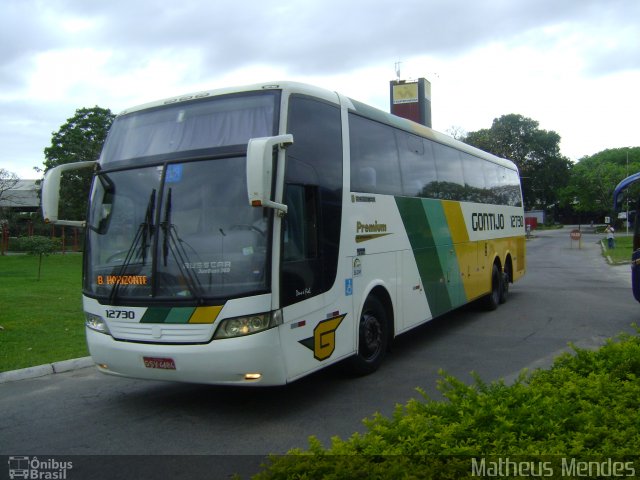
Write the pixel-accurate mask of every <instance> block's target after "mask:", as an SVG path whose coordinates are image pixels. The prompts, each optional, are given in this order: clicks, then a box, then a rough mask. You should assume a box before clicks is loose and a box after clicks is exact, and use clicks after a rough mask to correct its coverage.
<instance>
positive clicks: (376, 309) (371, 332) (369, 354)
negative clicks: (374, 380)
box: [349, 297, 389, 375]
mask: <svg viewBox="0 0 640 480" xmlns="http://www.w3.org/2000/svg"><path fill="white" fill-rule="evenodd" d="M388 343H389V332H388V321H387V312H386V310H385V308H384V305H382V303H381V302H380V300H378V299H377V298H376V297H369V298H367V300H366V301H365V302H364V307H363V308H362V313H361V315H360V323H359V326H358V353H356V355H354V356H353V357H351V358H350V359H349V371H350V372H351V373H353V374H355V375H367V374H369V373H373V372H375V371H376V370H377V369H378V368H379V367H380V364H382V360H383V359H384V357H385V354H386V352H387V345H388Z"/></svg>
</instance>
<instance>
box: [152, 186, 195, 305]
mask: <svg viewBox="0 0 640 480" xmlns="http://www.w3.org/2000/svg"><path fill="white" fill-rule="evenodd" d="M171 191H172V189H171V188H170V189H169V190H168V192H167V203H166V204H165V210H164V221H163V222H162V223H161V224H160V228H162V232H163V234H164V238H163V240H162V260H163V262H164V266H165V267H166V266H167V258H168V256H169V252H171V255H172V256H173V258H174V259H175V260H176V264H177V265H178V269H179V270H180V273H181V274H182V277H183V278H184V281H185V282H186V284H187V288H188V289H189V291H190V292H191V294H192V295H194V296H195V295H198V296H201V293H202V284H201V283H200V280H199V279H198V277H197V276H196V275H195V274H194V273H193V272H192V271H191V269H190V268H189V267H188V260H189V256H188V255H187V252H186V251H185V250H184V246H183V245H182V243H183V242H182V239H181V238H180V237H179V236H178V232H177V230H176V227H175V225H173V224H172V223H171Z"/></svg>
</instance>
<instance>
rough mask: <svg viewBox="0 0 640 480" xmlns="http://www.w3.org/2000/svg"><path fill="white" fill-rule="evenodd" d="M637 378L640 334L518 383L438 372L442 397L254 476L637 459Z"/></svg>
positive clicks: (442, 473)
mask: <svg viewBox="0 0 640 480" xmlns="http://www.w3.org/2000/svg"><path fill="white" fill-rule="evenodd" d="M639 376H640V340H639V338H638V337H637V336H631V335H621V336H620V337H619V338H618V339H617V340H616V341H613V340H610V341H608V342H607V343H606V344H605V345H604V346H603V347H602V348H601V349H599V350H597V351H589V350H582V349H578V348H574V353H573V354H565V355H562V356H561V357H559V358H558V359H557V360H556V361H555V363H554V365H553V367H552V368H551V369H549V370H539V371H536V372H534V373H532V374H527V373H523V374H521V375H520V377H519V378H518V379H517V380H516V382H515V383H513V384H512V385H505V384H504V382H502V381H498V382H493V383H491V384H486V383H484V382H482V381H481V380H480V379H479V378H477V377H476V378H475V383H474V384H472V385H466V384H464V383H462V382H461V381H459V380H457V379H455V378H454V377H452V376H449V375H446V374H444V373H442V372H441V380H440V381H439V382H438V383H439V384H438V389H439V390H440V391H441V392H442V393H443V395H444V397H445V400H444V401H434V400H432V399H430V398H429V397H428V396H427V395H426V394H425V393H424V392H421V395H422V400H415V399H414V400H410V401H409V402H408V403H407V404H406V405H404V406H398V407H397V408H396V411H395V413H394V414H393V416H392V417H391V418H386V417H384V416H382V415H375V416H374V417H373V418H370V419H367V420H365V421H364V423H365V425H366V427H367V432H366V433H364V434H358V433H356V434H354V435H353V436H352V437H351V438H350V439H348V440H342V439H340V438H338V437H335V438H333V439H332V444H331V447H330V448H328V449H325V448H324V447H323V446H322V445H321V444H320V442H319V441H318V440H317V439H316V438H315V437H311V438H310V440H309V449H308V450H307V451H302V450H292V451H290V452H289V454H288V455H287V456H284V457H272V458H271V459H270V463H269V465H268V466H267V468H266V470H264V471H263V472H261V473H260V474H258V475H257V476H256V477H255V478H257V479H262V480H265V479H279V478H310V479H311V478H325V479H334V478H335V479H338V478H345V479H347V478H463V477H465V478H466V477H469V476H470V474H471V461H472V460H471V459H472V458H476V457H482V458H486V457H491V456H500V457H502V458H504V457H505V456H510V457H511V458H512V459H513V458H521V459H525V460H526V462H527V463H531V465H533V466H534V468H535V466H536V462H535V461H534V460H539V461H538V463H537V465H538V467H544V466H545V465H547V462H549V463H548V467H549V468H552V467H553V465H555V464H557V463H558V462H560V461H561V458H560V457H561V456H564V457H567V456H569V457H574V458H575V457H577V458H588V459H602V458H606V457H607V456H608V457H611V456H615V457H616V458H631V457H630V456H632V455H634V456H635V455H637V452H638V451H640V420H639V417H638V415H637V409H638V398H640V381H639ZM553 456H555V457H553ZM634 458H635V457H634ZM494 460H495V457H494ZM627 466H628V465H627ZM598 468H600V467H598ZM553 470H554V471H559V470H555V469H553ZM638 472H640V469H639V470H638Z"/></svg>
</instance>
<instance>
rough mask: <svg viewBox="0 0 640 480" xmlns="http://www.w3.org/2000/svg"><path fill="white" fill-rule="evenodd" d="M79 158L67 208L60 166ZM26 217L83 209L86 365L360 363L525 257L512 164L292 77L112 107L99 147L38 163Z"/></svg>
mask: <svg viewBox="0 0 640 480" xmlns="http://www.w3.org/2000/svg"><path fill="white" fill-rule="evenodd" d="M81 168H92V169H93V170H94V173H93V181H92V187H91V193H90V199H89V207H88V213H87V218H86V221H85V222H78V221H73V220H66V221H65V220H61V219H59V218H58V203H59V188H60V180H61V175H62V174H63V173H64V172H66V171H71V170H75V169H81ZM43 183H44V185H43V200H42V201H43V215H44V217H45V219H46V220H47V221H49V222H52V223H61V224H63V225H85V226H86V238H85V247H84V266H83V284H82V298H83V309H84V313H85V325H86V337H87V344H88V348H89V352H90V354H91V357H92V358H93V360H94V362H95V364H96V365H97V368H98V369H99V370H100V371H101V372H104V373H107V374H112V375H121V376H126V377H135V378H145V379H155V380H170V381H182V382H192V383H205V384H219V385H281V384H286V383H288V382H292V381H294V380H297V379H299V378H301V377H303V376H306V375H308V374H310V373H312V372H315V371H318V370H319V369H322V368H324V367H326V366H328V365H331V364H334V363H336V362H343V361H344V366H345V367H346V368H348V369H350V370H351V371H352V372H353V373H355V374H359V375H363V374H368V373H370V372H373V371H375V370H376V369H377V368H378V367H379V366H380V364H381V362H382V361H383V359H384V357H385V354H386V352H387V350H388V348H389V346H390V343H391V341H392V340H393V339H394V337H396V336H397V335H400V334H402V333H403V332H407V331H408V330H410V329H412V328H414V327H416V326H418V325H421V324H423V323H425V322H428V321H429V320H431V319H433V318H435V317H438V316H440V315H442V314H444V313H446V312H449V311H451V310H453V309H455V308H457V307H460V306H462V305H465V304H467V303H469V302H471V301H474V300H478V299H480V302H481V303H484V304H485V305H486V306H487V307H488V308H489V309H495V308H497V307H498V305H499V304H500V303H503V302H504V301H506V299H507V295H508V290H509V284H510V283H512V282H515V281H517V280H518V279H519V278H520V277H522V275H523V274H524V272H525V223H524V212H523V207H522V194H521V188H520V180H519V176H518V170H517V168H516V166H515V165H514V164H513V163H512V162H511V161H508V160H505V159H502V158H498V157H496V156H494V155H490V154H488V153H485V152H483V151H480V150H478V149H476V148H473V147H471V146H469V145H466V144H464V143H461V142H458V141H455V140H454V139H452V138H450V137H448V136H446V135H443V134H440V133H437V132H435V131H433V130H431V129H429V128H427V127H424V126H421V125H418V124H416V123H414V122H411V121H409V120H406V119H403V118H400V117H396V116H393V115H390V114H388V113H386V112H383V111H381V110H378V109H375V108H373V107H371V106H367V105H365V104H363V103H361V102H358V101H356V100H354V99H351V98H348V97H346V96H344V95H342V94H339V93H336V92H333V91H328V90H324V89H321V88H317V87H313V86H309V85H305V84H300V83H293V82H283V83H273V84H260V85H253V86H248V87H241V88H229V89H220V90H215V91H205V92H201V93H196V94H193V95H184V96H180V97H175V98H169V99H167V100H161V101H158V102H154V103H149V104H146V105H143V106H139V107H135V108H131V109H129V110H126V111H124V112H122V113H120V114H119V115H118V116H117V117H116V119H115V120H114V122H113V124H112V126H111V128H110V131H109V134H108V136H107V139H106V141H105V144H104V146H103V150H102V152H101V155H100V158H99V159H98V160H96V161H95V162H80V163H79V164H67V165H61V166H58V167H55V168H53V169H50V170H49V171H48V172H46V175H45V179H44V182H43Z"/></svg>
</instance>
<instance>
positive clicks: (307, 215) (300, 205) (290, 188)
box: [283, 184, 318, 262]
mask: <svg viewBox="0 0 640 480" xmlns="http://www.w3.org/2000/svg"><path fill="white" fill-rule="evenodd" d="M317 195H318V189H317V187H315V186H311V185H295V184H287V186H286V192H285V202H286V204H287V206H288V207H289V211H288V212H287V216H286V217H285V227H284V238H283V260H284V261H285V262H292V261H298V260H307V259H312V258H317V257H318V211H317V206H318V200H317Z"/></svg>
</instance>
